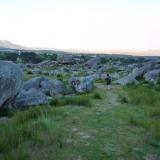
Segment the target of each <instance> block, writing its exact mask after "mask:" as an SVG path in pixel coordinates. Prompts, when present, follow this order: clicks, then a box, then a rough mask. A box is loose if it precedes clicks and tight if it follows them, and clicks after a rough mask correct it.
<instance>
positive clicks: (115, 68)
mask: <svg viewBox="0 0 160 160" xmlns="http://www.w3.org/2000/svg"><path fill="white" fill-rule="evenodd" d="M115 72H119V69H118V68H117V67H113V68H110V69H107V70H106V71H105V73H115Z"/></svg>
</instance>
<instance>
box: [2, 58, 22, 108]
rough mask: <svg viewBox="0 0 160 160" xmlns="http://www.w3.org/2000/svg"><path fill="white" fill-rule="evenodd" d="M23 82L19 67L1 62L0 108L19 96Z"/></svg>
mask: <svg viewBox="0 0 160 160" xmlns="http://www.w3.org/2000/svg"><path fill="white" fill-rule="evenodd" d="M22 81H23V80H22V69H20V67H19V66H18V65H16V64H14V63H12V62H9V61H0V107H2V106H3V105H4V104H6V103H7V102H8V101H10V100H12V99H13V98H14V97H15V96H16V95H17V93H18V92H19V90H20V88H21V85H22Z"/></svg>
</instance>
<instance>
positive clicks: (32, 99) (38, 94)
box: [13, 88, 48, 107]
mask: <svg viewBox="0 0 160 160" xmlns="http://www.w3.org/2000/svg"><path fill="white" fill-rule="evenodd" d="M47 103H48V99H47V96H46V95H45V94H43V93H42V91H41V90H38V89H36V88H30V89H28V90H22V91H21V92H20V93H19V94H18V96H17V97H16V98H15V100H14V102H13V106H14V107H28V106H33V105H41V104H47Z"/></svg>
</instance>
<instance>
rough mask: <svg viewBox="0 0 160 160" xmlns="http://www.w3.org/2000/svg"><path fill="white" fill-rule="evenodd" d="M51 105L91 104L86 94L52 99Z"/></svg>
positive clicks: (88, 105)
mask: <svg viewBox="0 0 160 160" xmlns="http://www.w3.org/2000/svg"><path fill="white" fill-rule="evenodd" d="M50 105H51V106H66V105H75V106H87V107H90V106H91V101H90V99H88V97H87V96H73V97H67V98H60V99H54V100H52V101H51V102H50Z"/></svg>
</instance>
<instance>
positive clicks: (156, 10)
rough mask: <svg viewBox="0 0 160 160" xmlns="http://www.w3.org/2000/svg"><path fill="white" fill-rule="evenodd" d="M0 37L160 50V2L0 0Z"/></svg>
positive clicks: (52, 43) (67, 46) (38, 44)
mask: <svg viewBox="0 0 160 160" xmlns="http://www.w3.org/2000/svg"><path fill="white" fill-rule="evenodd" d="M0 21H1V22H0V39H1V40H9V41H11V42H14V43H17V44H23V45H26V46H34V47H52V48H58V49H86V50H108V49H141V50H148V49H160V0H0Z"/></svg>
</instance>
